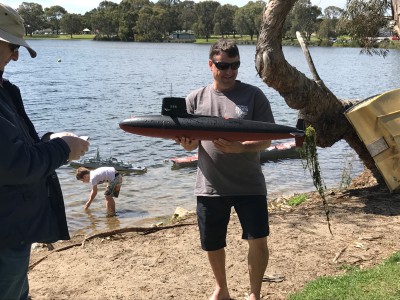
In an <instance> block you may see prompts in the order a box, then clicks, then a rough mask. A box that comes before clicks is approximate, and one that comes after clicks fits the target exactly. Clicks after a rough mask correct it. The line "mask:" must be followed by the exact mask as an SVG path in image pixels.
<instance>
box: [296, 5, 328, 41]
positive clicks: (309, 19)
mask: <svg viewBox="0 0 400 300" xmlns="http://www.w3.org/2000/svg"><path fill="white" fill-rule="evenodd" d="M321 14H322V12H321V9H320V8H319V7H318V6H315V5H311V2H310V0H299V1H297V2H296V4H294V7H293V11H292V19H291V20H292V21H291V35H292V36H295V35H296V32H297V31H300V32H301V33H303V34H304V36H305V38H306V39H307V40H308V41H309V40H310V39H311V35H312V34H313V33H314V32H316V31H317V28H318V20H317V19H318V17H319V16H321Z"/></svg>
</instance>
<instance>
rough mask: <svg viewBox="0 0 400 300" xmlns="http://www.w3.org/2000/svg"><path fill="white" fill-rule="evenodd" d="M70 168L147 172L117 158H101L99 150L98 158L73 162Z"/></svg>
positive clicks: (135, 172) (140, 167) (143, 168)
mask: <svg viewBox="0 0 400 300" xmlns="http://www.w3.org/2000/svg"><path fill="white" fill-rule="evenodd" d="M69 165H70V167H72V168H79V167H85V168H88V169H97V168H100V167H114V168H115V170H116V171H118V172H124V173H134V174H143V173H146V172H147V168H146V167H142V166H134V165H132V164H131V163H125V162H123V161H121V160H118V159H116V158H115V157H108V158H106V159H103V158H101V157H100V153H99V149H97V152H96V156H95V157H91V158H86V159H82V160H79V161H71V162H70V164H69Z"/></svg>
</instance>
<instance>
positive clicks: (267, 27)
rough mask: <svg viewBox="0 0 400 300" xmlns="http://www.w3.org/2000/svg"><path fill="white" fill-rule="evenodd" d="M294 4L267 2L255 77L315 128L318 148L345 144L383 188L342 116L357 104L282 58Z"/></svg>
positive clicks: (291, 1)
mask: <svg viewBox="0 0 400 300" xmlns="http://www.w3.org/2000/svg"><path fill="white" fill-rule="evenodd" d="M296 1H297V0H270V1H269V2H268V4H267V6H266V8H265V10H264V15H263V21H262V24H261V32H260V38H259V40H258V43H257V48H256V69H257V71H258V74H259V76H260V77H261V78H262V80H263V81H264V82H265V83H266V84H267V85H268V86H269V87H272V88H273V89H275V90H276V91H277V92H279V94H280V95H281V96H282V97H283V98H284V100H285V102H286V104H287V105H288V106H289V107H290V108H292V109H296V110H299V115H301V117H302V119H304V121H305V124H306V126H308V125H311V126H313V127H314V128H315V131H316V133H317V145H318V146H320V147H330V146H332V145H333V144H335V143H336V142H338V141H340V140H342V139H343V140H345V141H346V142H347V143H348V144H349V145H350V147H351V148H352V149H354V151H355V152H356V153H357V154H358V156H359V158H360V159H361V160H362V161H363V162H364V165H365V167H366V168H368V169H369V170H370V171H371V172H372V174H373V175H374V176H375V178H376V179H377V181H378V183H379V184H384V181H383V177H382V176H381V174H380V173H379V171H378V169H377V167H376V165H375V162H374V160H373V158H372V157H371V155H370V154H369V152H368V150H367V148H366V147H365V145H364V144H363V142H362V141H361V140H360V139H359V137H358V135H357V133H356V131H355V129H354V128H353V127H352V125H351V124H350V122H349V121H348V120H347V118H346V116H345V114H344V112H345V111H346V110H347V109H348V108H349V107H351V106H353V105H354V104H356V103H358V102H359V101H357V100H340V99H338V98H337V97H336V96H335V95H334V94H333V93H332V92H331V91H330V90H329V89H328V88H327V87H326V86H325V85H324V83H323V82H322V81H321V80H320V79H319V77H318V74H317V73H316V71H315V70H313V69H312V71H313V77H314V80H312V79H309V78H307V77H306V76H305V75H304V74H303V73H301V72H300V71H298V70H297V69H296V68H294V67H293V66H291V65H290V64H289V63H288V62H287V61H286V59H285V57H284V55H283V52H282V34H283V25H284V23H285V19H286V16H287V15H288V13H289V12H290V10H291V8H292V7H293V5H294V3H295V2H296ZM303 50H304V49H303ZM310 60H311V58H310ZM309 64H310V61H309Z"/></svg>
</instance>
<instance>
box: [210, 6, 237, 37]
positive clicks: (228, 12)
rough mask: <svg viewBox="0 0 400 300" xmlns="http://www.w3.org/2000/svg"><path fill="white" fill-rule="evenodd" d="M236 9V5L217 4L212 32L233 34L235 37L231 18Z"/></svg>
mask: <svg viewBox="0 0 400 300" xmlns="http://www.w3.org/2000/svg"><path fill="white" fill-rule="evenodd" d="M237 9H238V7H237V6H233V5H230V4H225V5H223V6H219V7H218V8H217V9H216V11H215V14H214V34H218V35H221V37H224V35H228V34H233V36H234V37H235V33H236V31H235V27H234V25H233V20H234V18H235V12H236V10H237Z"/></svg>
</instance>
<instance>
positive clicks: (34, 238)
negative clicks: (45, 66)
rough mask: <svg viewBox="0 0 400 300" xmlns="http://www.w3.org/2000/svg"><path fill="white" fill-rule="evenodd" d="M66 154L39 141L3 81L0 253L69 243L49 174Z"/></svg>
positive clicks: (56, 186) (60, 145)
mask: <svg viewBox="0 0 400 300" xmlns="http://www.w3.org/2000/svg"><path fill="white" fill-rule="evenodd" d="M69 152H70V150H69V147H68V145H67V144H66V143H65V142H64V141H63V140H62V139H60V138H56V139H53V140H51V141H41V140H40V139H39V136H38V135H37V133H36V130H35V128H34V126H33V124H32V122H31V121H30V120H29V118H28V116H27V114H26V112H25V109H24V105H23V102H22V98H21V94H20V91H19V89H18V87H16V86H15V85H13V84H11V83H10V82H9V81H4V82H3V88H2V87H0V249H2V248H9V247H13V246H17V245H21V244H25V243H33V242H48V243H50V242H55V241H57V240H60V239H62V240H66V239H69V233H68V227H67V220H66V215H65V207H64V200H63V195H62V191H61V187H60V183H59V181H58V177H57V174H56V173H55V170H56V169H57V168H58V167H60V166H61V165H62V164H64V163H66V161H67V159H68V156H69Z"/></svg>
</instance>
